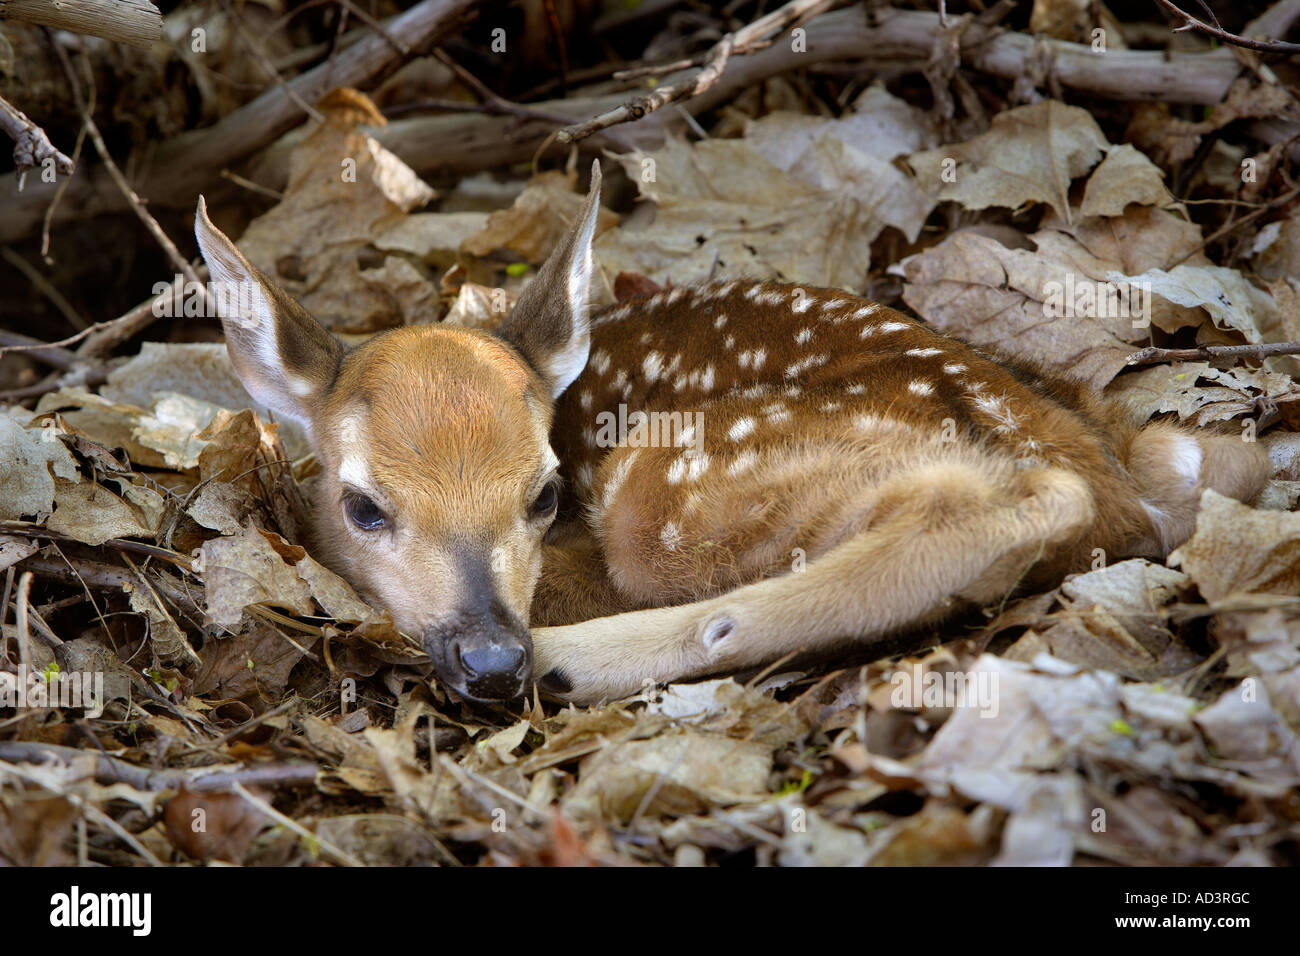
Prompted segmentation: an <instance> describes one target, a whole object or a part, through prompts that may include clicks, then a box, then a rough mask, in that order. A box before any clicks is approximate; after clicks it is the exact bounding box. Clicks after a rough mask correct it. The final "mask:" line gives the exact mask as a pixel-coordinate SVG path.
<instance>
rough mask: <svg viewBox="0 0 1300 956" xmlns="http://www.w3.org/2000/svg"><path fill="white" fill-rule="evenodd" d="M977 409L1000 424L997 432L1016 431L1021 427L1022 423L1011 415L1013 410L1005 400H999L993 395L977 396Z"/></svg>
mask: <svg viewBox="0 0 1300 956" xmlns="http://www.w3.org/2000/svg"><path fill="white" fill-rule="evenodd" d="M975 407H976V408H978V409H979V410H980V411H981V412H983V413H984V414H985V415H987V416H989V418H991V419H993V420H994V421H995V422H997V423H998V425H997V428H996V429H995V430H996V431H1015V430H1016V429H1017V428H1019V427H1020V422H1019V421H1018V420H1017V419H1016V416H1015V415H1013V414H1012V413H1011V408H1010V406H1009V405H1008V404H1007V400H1006V399H1005V398H998V397H995V396H993V395H977V396H976V397H975Z"/></svg>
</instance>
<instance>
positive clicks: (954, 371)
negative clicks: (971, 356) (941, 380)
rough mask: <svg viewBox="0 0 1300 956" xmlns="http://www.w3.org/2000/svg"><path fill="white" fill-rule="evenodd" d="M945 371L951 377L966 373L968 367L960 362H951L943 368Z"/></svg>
mask: <svg viewBox="0 0 1300 956" xmlns="http://www.w3.org/2000/svg"><path fill="white" fill-rule="evenodd" d="M943 370H944V371H945V372H947V373H948V374H949V375H960V374H961V373H962V372H964V371H966V366H965V365H963V364H961V363H960V362H949V363H948V364H947V365H945V366H944V367H943Z"/></svg>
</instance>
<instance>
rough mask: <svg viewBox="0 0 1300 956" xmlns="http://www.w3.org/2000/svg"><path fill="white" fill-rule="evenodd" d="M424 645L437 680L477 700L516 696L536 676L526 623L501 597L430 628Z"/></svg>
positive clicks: (495, 699)
mask: <svg viewBox="0 0 1300 956" xmlns="http://www.w3.org/2000/svg"><path fill="white" fill-rule="evenodd" d="M424 649H425V651H426V653H428V655H429V657H430V659H432V661H433V669H434V672H435V673H436V674H437V675H438V678H439V679H440V680H442V681H443V682H444V683H445V684H447V685H448V686H450V687H451V688H452V689H453V690H455V691H456V692H457V693H458V694H461V695H462V696H464V697H469V698H471V699H473V700H478V701H502V700H512V699H513V698H515V697H518V696H520V695H521V694H522V693H523V692H524V688H525V687H526V686H527V684H528V682H529V680H530V679H531V678H532V672H533V640H532V637H531V636H530V635H529V633H528V626H527V625H526V624H524V623H523V621H521V620H519V618H517V617H516V616H515V615H513V614H512V613H510V611H509V609H508V608H506V607H505V606H504V605H503V604H502V603H501V602H500V601H497V600H493V601H492V602H491V603H490V604H489V605H488V606H487V607H486V608H485V609H483V610H482V611H480V612H477V613H470V614H464V615H462V616H458V617H457V618H456V619H455V620H454V621H452V622H451V623H449V624H447V625H444V626H442V627H440V628H437V629H434V630H430V631H426V632H425V634H424Z"/></svg>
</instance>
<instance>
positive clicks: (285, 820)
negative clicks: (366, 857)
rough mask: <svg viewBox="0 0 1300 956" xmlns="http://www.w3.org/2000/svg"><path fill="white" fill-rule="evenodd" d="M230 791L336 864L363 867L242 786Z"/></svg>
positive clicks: (358, 861) (235, 786) (234, 787)
mask: <svg viewBox="0 0 1300 956" xmlns="http://www.w3.org/2000/svg"><path fill="white" fill-rule="evenodd" d="M231 789H232V790H233V791H234V792H235V793H237V794H239V796H241V797H242V798H243V799H244V800H246V801H247V802H248V803H250V804H252V805H253V806H254V807H256V808H257V809H258V810H261V811H262V813H264V814H265V815H266V816H268V817H269V818H271V819H272V820H274V821H275V822H276V823H278V824H280V826H282V827H285V828H286V829H288V830H290V831H291V832H293V833H296V834H297V835H298V836H299V837H300V838H301V839H303V840H305V841H306V842H307V843H308V844H312V843H314V844H316V845H317V846H318V847H320V850H321V853H322V854H324V855H328V856H330V857H333V858H334V859H335V860H336V861H337V862H339V863H342V864H343V865H344V866H365V864H364V863H362V862H361V861H360V860H358V859H357V858H356V857H355V856H353V855H352V854H351V853H349V852H347V850H341V849H339V848H338V847H336V846H335V845H334V844H333V843H331V842H330V841H329V840H326V839H325V838H324V837H322V836H319V835H318V834H315V833H312V832H311V831H310V830H308V829H307V828H306V827H304V826H303V825H302V824H301V823H299V822H298V821H297V820H293V819H291V818H289V817H286V816H285V815H284V814H283V813H281V812H280V811H279V810H277V809H275V807H273V806H271V805H270V804H269V803H267V802H266V801H265V800H263V799H262V798H261V797H258V796H254V795H253V794H251V793H249V792H248V790H246V789H245V788H244V785H243V784H240V783H235V784H232V785H231Z"/></svg>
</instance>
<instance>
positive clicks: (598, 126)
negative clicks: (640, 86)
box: [555, 0, 834, 143]
mask: <svg viewBox="0 0 1300 956" xmlns="http://www.w3.org/2000/svg"><path fill="white" fill-rule="evenodd" d="M833 5H834V3H833V0H790V2H789V3H787V4H786V5H785V6H783V7H778V8H777V9H776V10H773V11H772V12H771V13H769V14H768V15H767V16H765V17H760V18H759V19H757V20H755V21H754V22H753V23H751V24H750V25H749V26H747V27H744V28H743V29H740V30H737V31H736V32H734V33H728V34H727V35H726V36H724V37H723V38H722V39H721V40H719V41H718V42H717V43H715V44H714V45H713V48H712V49H710V50H709V52H708V54H707V55H706V56H705V58H704V65H703V66H701V67H700V69H699V70H698V72H696V73H695V74H694V75H690V76H686V77H683V78H682V79H680V80H678V81H676V82H670V83H665V84H664V85H663V86H660V87H658V88H656V89H654V90H652V91H651V92H649V93H643V94H641V95H640V96H636V97H633V98H632V99H631V100H629V101H628V102H627V103H624V104H623V105H621V106H619V107H617V108H615V109H612V110H610V111H609V112H607V113H602V114H600V115H599V116H593V117H592V118H591V119H589V120H587V121H586V122H585V123H576V124H574V125H572V126H566V127H565V128H564V129H562V130H560V131H559V132H557V133H556V136H555V138H556V140H557V141H558V142H560V143H576V142H577V141H578V140H580V139H586V138H587V137H588V136H590V135H591V134H592V133H596V132H599V131H600V130H603V129H608V128H609V127H611V126H615V125H617V124H619V123H627V122H630V121H632V120H638V119H640V118H641V117H643V116H646V115H647V114H649V113H653V112H654V111H655V110H657V109H660V108H662V107H664V106H667V105H668V104H669V103H675V102H677V101H678V100H682V99H687V98H689V97H693V96H699V95H700V94H701V93H703V92H704V91H705V90H708V89H710V88H711V87H713V86H714V85H715V84H717V82H718V81H719V80H720V79H722V74H723V73H724V72H725V71H726V69H727V62H728V61H729V60H730V59H731V55H732V54H733V53H735V54H737V55H743V54H746V53H752V52H754V51H756V50H760V49H764V48H765V47H767V46H769V45H770V44H771V42H772V40H773V39H774V38H775V37H776V36H777V35H779V34H781V33H783V32H784V31H785V30H786V29H787V28H789V27H790V26H791V24H794V23H797V22H799V21H800V20H804V19H807V18H808V17H812V16H816V15H817V14H819V13H823V12H825V11H826V10H828V9H829V8H830V7H832V6H833Z"/></svg>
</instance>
